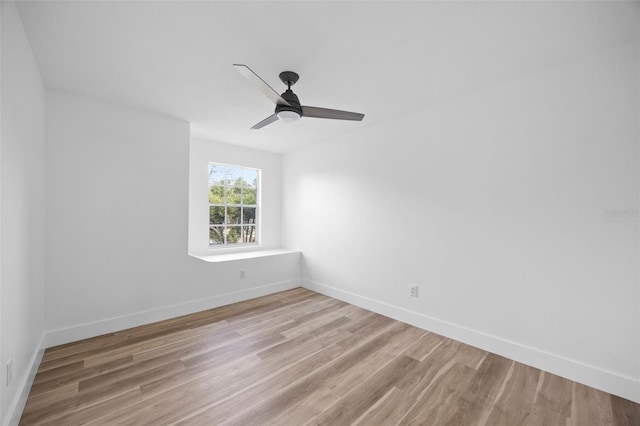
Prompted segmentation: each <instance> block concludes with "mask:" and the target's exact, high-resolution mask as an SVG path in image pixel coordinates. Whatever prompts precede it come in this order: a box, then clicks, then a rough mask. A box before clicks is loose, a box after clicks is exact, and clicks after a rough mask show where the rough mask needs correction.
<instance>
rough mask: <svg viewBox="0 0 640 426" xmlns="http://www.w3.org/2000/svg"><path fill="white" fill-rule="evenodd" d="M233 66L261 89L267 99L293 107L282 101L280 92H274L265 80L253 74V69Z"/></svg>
mask: <svg viewBox="0 0 640 426" xmlns="http://www.w3.org/2000/svg"><path fill="white" fill-rule="evenodd" d="M233 66H234V67H235V69H237V70H238V72H239V73H240V74H242V75H243V76H244V78H246V79H247V80H249V81H251V82H253V83H254V84H255V85H256V86H258V89H260V91H262V93H264V95H265V96H266V97H267V98H269V99H271V101H272V102H273V103H274V104H276V105H287V106H291V105H289V102H287V101H285V100H284V99H282V97H281V96H280V95H279V94H278V92H276V91H275V90H273V88H272V87H271V86H269V85H268V84H267V83H266V82H265V81H264V80H263V79H261V78H260V76H259V75H258V74H256V73H255V72H253V71H252V70H251V68H249V67H248V66H246V65H242V64H233Z"/></svg>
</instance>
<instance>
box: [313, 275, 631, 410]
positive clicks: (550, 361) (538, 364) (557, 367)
mask: <svg viewBox="0 0 640 426" xmlns="http://www.w3.org/2000/svg"><path fill="white" fill-rule="evenodd" d="M303 286H304V287H305V288H307V289H309V290H313V291H315V292H318V293H321V294H324V295H326V296H330V297H333V298H336V299H339V300H342V301H344V302H347V303H350V304H352V305H356V306H359V307H361V308H364V309H367V310H370V311H373V312H376V313H379V314H381V315H384V316H387V317H390V318H393V319H396V320H398V321H402V322H404V323H407V324H411V325H413V326H416V327H419V328H422V329H424V330H428V331H432V332H434V333H437V334H440V335H443V336H445V337H448V338H451V339H454V340H457V341H460V342H463V343H466V344H468V345H471V346H475V347H477V348H480V349H483V350H486V351H489V352H492V353H495V354H498V355H501V356H504V357H506V358H509V359H513V360H515V361H518V362H521V363H523V364H527V365H529V366H531V367H535V368H539V369H541V370H544V371H547V372H549V373H553V374H556V375H558V376H561V377H564V378H567V379H569V380H573V381H575V382H579V383H582V384H585V385H587V386H591V387H594V388H596V389H600V390H603V391H605V392H608V393H611V394H613V395H617V396H620V397H622V398H625V399H628V400H631V401H634V402H638V403H640V380H637V379H634V378H632V377H626V376H622V375H619V374H617V373H614V372H611V371H607V370H604V369H601V368H598V367H594V366H591V365H587V364H584V363H582V362H580V361H576V360H572V359H568V358H565V357H562V356H559V355H556V354H552V353H548V352H545V351H541V350H539V349H536V348H533V347H530V346H526V345H522V344H520V343H517V342H513V341H510V340H507V339H503V338H500V337H497V336H493V335H490V334H486V333H483V332H480V331H477V330H473V329H470V328H467V327H463V326H460V325H457V324H453V323H450V322H447V321H443V320H440V319H437V318H433V317H430V316H428V315H424V314H421V313H418V312H415V311H410V310H408V309H404V308H401V307H399V306H395V305H391V304H388V303H385V302H380V301H378V300H375V299H372V298H369V297H365V296H361V295H358V294H355V293H351V292H348V291H345V290H341V289H339V288H336V287H332V286H330V285H327V284H323V283H319V282H317V281H313V280H308V279H305V280H303Z"/></svg>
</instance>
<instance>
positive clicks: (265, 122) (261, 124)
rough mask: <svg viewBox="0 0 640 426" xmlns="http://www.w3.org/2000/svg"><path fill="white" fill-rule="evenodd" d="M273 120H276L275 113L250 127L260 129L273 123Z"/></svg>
mask: <svg viewBox="0 0 640 426" xmlns="http://www.w3.org/2000/svg"><path fill="white" fill-rule="evenodd" d="M274 121H278V116H277V115H275V114H273V115H270V116H269V117H267V118H265V119H264V120H262V121H261V122H259V123H258V124H256V125H255V126H253V127H252V129H261V128H263V127H264V126H267V125H269V124H271V123H273V122H274Z"/></svg>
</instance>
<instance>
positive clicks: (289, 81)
mask: <svg viewBox="0 0 640 426" xmlns="http://www.w3.org/2000/svg"><path fill="white" fill-rule="evenodd" d="M299 78H300V76H299V75H298V74H296V73H295V72H293V71H282V72H281V73H280V80H281V81H282V82H283V83H284V84H286V85H287V87H288V88H289V89H290V88H291V86H293V85H294V84H296V82H297V81H298V79H299Z"/></svg>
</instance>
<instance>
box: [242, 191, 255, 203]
mask: <svg viewBox="0 0 640 426" xmlns="http://www.w3.org/2000/svg"><path fill="white" fill-rule="evenodd" d="M242 204H253V205H256V190H255V189H254V188H242Z"/></svg>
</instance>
